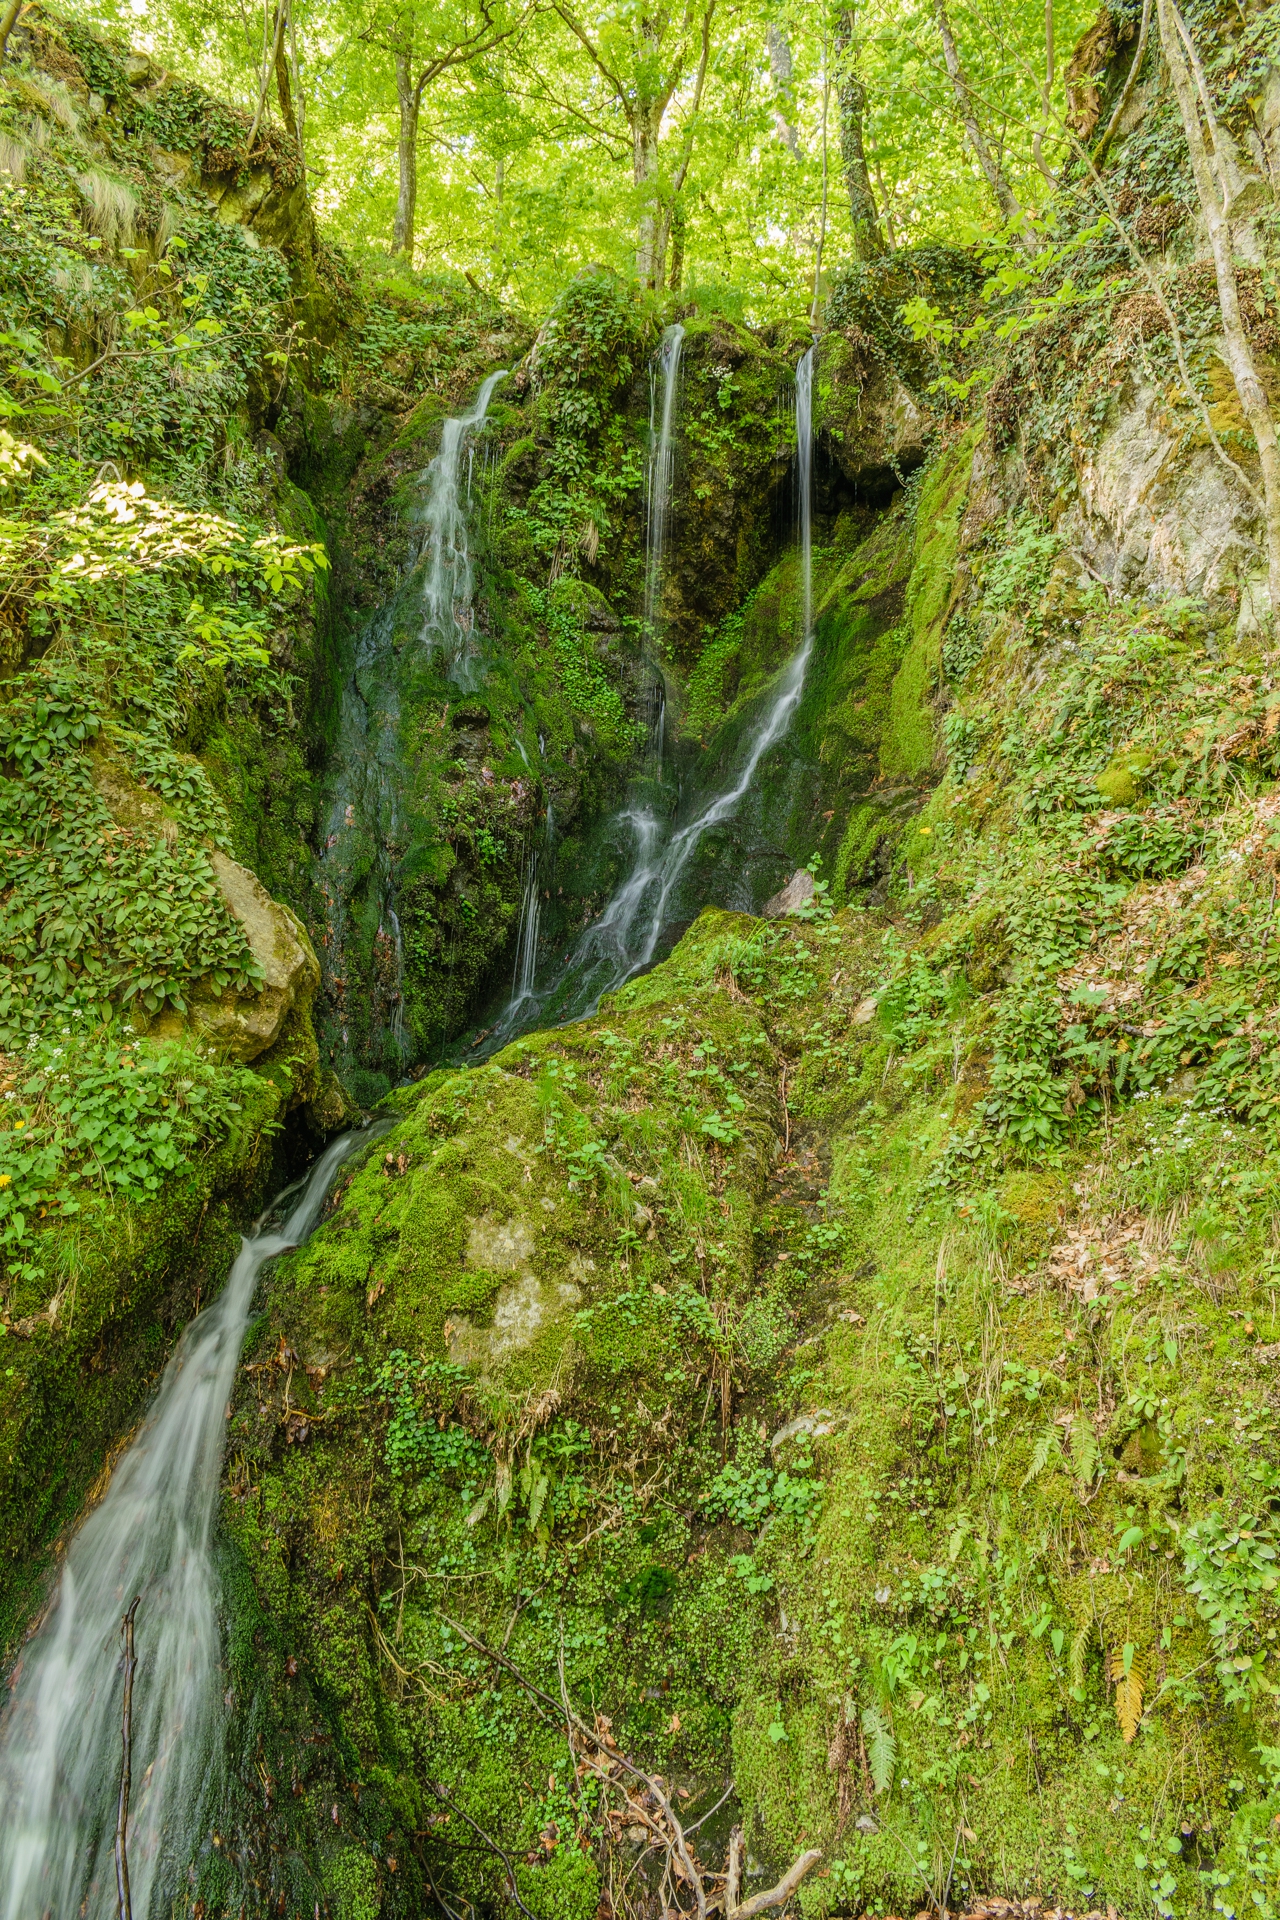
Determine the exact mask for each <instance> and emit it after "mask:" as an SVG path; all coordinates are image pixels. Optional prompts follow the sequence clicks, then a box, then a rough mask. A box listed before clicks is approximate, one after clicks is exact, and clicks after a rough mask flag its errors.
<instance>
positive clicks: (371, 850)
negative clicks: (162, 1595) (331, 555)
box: [0, 370, 507, 1920]
mask: <svg viewBox="0 0 1280 1920" xmlns="http://www.w3.org/2000/svg"><path fill="white" fill-rule="evenodd" d="M506 377H507V376H506V372H505V370H499V371H498V372H497V373H491V374H490V375H489V376H488V378H487V379H486V380H485V381H484V383H483V385H482V386H481V388H480V391H479V392H478V394H477V395H476V398H475V401H474V403H473V404H472V406H471V408H470V410H469V411H468V412H467V413H465V414H461V415H459V416H458V418H456V419H452V420H446V421H445V423H444V427H443V429H442V431H441V437H440V451H439V453H438V454H437V455H436V457H435V459H434V460H433V461H432V462H431V464H430V466H429V467H428V468H427V469H426V472H425V473H424V474H423V476H422V488H423V498H422V502H421V505H420V507H419V509H418V512H417V515H416V518H417V522H418V524H419V526H420V527H421V529H422V540H421V545H420V547H419V551H418V556H417V559H416V561H415V564H414V567H413V569H412V571H411V572H410V573H408V574H407V575H406V576H405V578H404V579H403V580H402V581H401V584H400V587H399V590H398V592H397V593H396V594H395V596H394V597H393V598H392V599H391V600H390V601H389V602H388V604H387V605H386V606H385V607H384V608H383V609H382V611H381V613H380V614H378V615H377V616H376V617H375V618H374V619H373V620H371V621H370V623H369V625H368V627H367V628H366V629H365V631H364V633H363V634H362V635H361V637H360V641H359V644H358V646H357V648H356V657H355V663H354V672H353V673H352V675H351V678H350V679H349V681H348V682H347V685H346V687H345V688H344V690H343V695H342V707H341V712H340V716H339V723H338V752H337V755H336V758H337V761H338V768H339V771H338V773H337V776H336V778H335V780H334V784H333V789H332V797H331V801H330V806H329V817H328V821H327V823H326V828H327V830H326V834H325V841H324V849H323V852H322V854H321V860H320V871H319V883H320V893H321V897H322V899H323V901H324V903H325V918H326V922H327V925H326V927H325V929H324V934H323V936H322V940H321V965H322V967H323V970H324V977H325V985H326V987H327V989H328V994H329V998H330V1001H331V1003H332V1005H333V1007H334V1009H335V1011H336V1012H337V1014H338V1017H339V1023H340V1027H341V1030H342V1033H343V1047H344V1049H345V1047H346V1045H347V1032H348V1030H349V1024H354V1021H350V1018H349V1016H350V1002H349V998H348V996H349V990H350V984H351V983H350V981H349V978H348V972H347V969H348V966H349V964H350V963H351V954H350V947H351V937H352V923H353V920H354V919H355V918H356V915H355V914H354V913H353V911H352V906H353V903H358V902H359V901H360V899H361V896H362V895H363V894H365V892H366V890H367V891H369V892H373V893H374V894H375V897H376V899H377V903H378V905H377V914H378V919H377V927H378V933H377V939H378V941H379V943H381V944H384V945H385V950H386V955H387V958H388V960H389V961H390V966H389V968H386V969H383V970H382V971H381V973H380V975H379V979H378V986H379V988H380V989H381V991H379V992H378V994H377V996H376V1001H375V1005H376V1007H377V1011H378V1012H379V1013H380V1014H382V1015H383V1020H382V1032H383V1034H384V1035H385V1064H386V1065H387V1066H388V1067H389V1068H390V1069H391V1071H392V1073H393V1074H395V1073H398V1072H399V1071H400V1070H401V1069H402V1068H403V1067H404V1066H405V1065H406V1064H407V1062H408V1061H409V1059H410V1057H411V1051H412V1046H411V1040H410V1036H409V1034H408V1029H407V1025H406V1021H405V1004H404V941H403V938H402V935H401V928H400V920H399V916H398V914H397V911H396V889H395V868H396V862H397V860H398V859H399V857H400V853H401V851H402V848H403V838H404V827H403V823H402V819H401V810H400V796H401V793H402V792H403V790H404V787H405V776H404V763H405V759H406V757H407V755H406V749H405V747H404V745H403V742H402V739H401V731H400V698H399V682H398V680H397V677H396V669H395V665H394V662H395V659H396V640H397V636H398V635H403V632H404V630H405V628H406V626H409V625H411V624H416V627H417V630H418V635H419V639H420V642H421V643H422V644H423V646H424V647H425V648H426V649H427V650H428V651H430V652H434V653H438V654H440V655H441V656H442V657H443V658H444V660H445V662H446V666H447V670H448V672H449V675H450V677H451V678H452V679H453V680H454V681H455V683H456V684H458V685H459V686H460V687H462V688H464V689H465V688H471V687H472V686H473V685H474V683H475V680H476V679H477V678H478V667H479V663H480V651H479V647H478V646H477V644H476V640H475V633H474V617H473V614H472V605H471V602H472V594H473V592H474V589H475V575H474V568H473V565H472V558H471V547H470V541H469V538H468V532H467V515H466V505H465V501H464V499H463V498H462V497H461V469H462V452H463V449H464V447H465V448H466V450H467V458H468V475H470V461H471V454H472V447H471V444H470V442H471V439H472V436H473V435H475V434H476V433H477V432H478V431H479V429H480V428H481V427H482V426H483V424H484V421H485V419H486V417H487V414H488V411H489V402H490V399H491V398H492V396H493V392H494V389H495V388H496V386H497V385H498V383H499V381H500V380H505V379H506ZM485 452H486V455H487V452H488V449H487V447H486V449H485ZM469 490H470V482H469V480H468V488H467V492H468V493H469ZM350 1064H354V1062H351V1063H350ZM0 1920H3V1912H2V1910H0Z"/></svg>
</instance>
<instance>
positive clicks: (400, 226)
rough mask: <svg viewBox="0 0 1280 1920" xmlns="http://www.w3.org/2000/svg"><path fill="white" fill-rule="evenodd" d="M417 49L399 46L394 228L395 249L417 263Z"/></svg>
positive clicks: (419, 105) (418, 95)
mask: <svg viewBox="0 0 1280 1920" xmlns="http://www.w3.org/2000/svg"><path fill="white" fill-rule="evenodd" d="M412 63H413V48H412V47H411V46H399V47H397V48H396V101H397V103H398V106H399V109H400V134H399V139H398V140H397V143H396V155H397V159H398V162H399V167H400V187H399V192H398V193H397V195H396V218H395V225H394V226H393V227H392V230H391V251H392V253H393V254H401V253H402V254H404V255H405V257H406V258H407V259H408V261H409V263H410V265H412V264H413V223H414V216H415V214H416V212H417V208H418V110H419V108H420V107H421V105H422V93H421V91H420V89H419V88H417V87H415V86H414V84H413V64H412Z"/></svg>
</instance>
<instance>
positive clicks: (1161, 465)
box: [1058, 384, 1256, 605]
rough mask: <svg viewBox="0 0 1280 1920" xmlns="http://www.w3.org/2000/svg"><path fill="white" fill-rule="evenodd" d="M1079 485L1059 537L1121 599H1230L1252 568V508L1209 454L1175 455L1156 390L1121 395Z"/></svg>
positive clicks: (1084, 462) (1202, 451)
mask: <svg viewBox="0 0 1280 1920" xmlns="http://www.w3.org/2000/svg"><path fill="white" fill-rule="evenodd" d="M1231 404H1232V403H1231V402H1228V403H1227V405H1226V407H1225V409H1224V410H1225V412H1226V413H1228V414H1229V413H1230V408H1231ZM1230 423H1231V422H1230V421H1228V424H1230ZM1220 424H1221V422H1220ZM1079 479H1080V505H1079V507H1073V508H1072V509H1071V510H1070V512H1069V513H1068V514H1067V515H1066V516H1065V517H1064V519H1063V521H1062V522H1060V524H1059V528H1058V531H1059V532H1060V533H1061V534H1062V535H1064V536H1065V540H1066V543H1067V546H1068V548H1069V549H1072V550H1074V552H1075V553H1076V554H1077V556H1078V557H1079V559H1080V560H1081V561H1082V563H1083V566H1084V570H1085V572H1086V573H1087V574H1088V575H1089V576H1091V577H1092V578H1094V579H1102V580H1105V581H1106V582H1107V583H1108V585H1109V586H1110V587H1112V589H1113V590H1114V589H1118V590H1119V591H1120V592H1122V593H1125V594H1133V593H1136V592H1140V591H1141V590H1142V589H1143V588H1149V589H1152V590H1154V591H1156V592H1159V593H1161V594H1168V593H1179V594H1196V595H1203V596H1204V598H1205V599H1206V600H1208V601H1210V602H1214V601H1218V602H1220V603H1225V604H1228V605H1229V604H1231V603H1232V602H1233V601H1234V600H1235V598H1236V595H1237V594H1238V592H1239V589H1240V586H1241V584H1242V581H1243V580H1244V578H1246V577H1247V574H1248V572H1249V571H1250V570H1251V569H1252V567H1253V566H1254V565H1256V562H1255V561H1254V554H1255V551H1256V534H1255V525H1254V523H1255V520H1256V512H1255V509H1254V507H1253V505H1252V503H1251V502H1250V500H1249V499H1248V496H1247V495H1246V494H1245V492H1244V489H1243V487H1242V486H1241V485H1240V483H1239V481H1238V480H1236V479H1235V478H1234V476H1233V475H1232V474H1230V473H1229V472H1228V471H1227V470H1226V469H1225V468H1224V467H1223V465H1222V463H1221V462H1220V461H1219V459H1218V458H1217V456H1216V455H1215V454H1214V452H1213V450H1212V449H1211V448H1209V447H1200V448H1197V449H1195V450H1194V451H1193V452H1191V453H1190V454H1189V455H1188V454H1185V453H1183V452H1182V451H1181V448H1180V443H1179V440H1178V438H1177V432H1176V430H1175V429H1173V428H1172V427H1171V425H1170V423H1169V422H1168V420H1167V418H1166V415H1165V410H1164V405H1163V401H1162V398H1161V396H1160V394H1159V393H1158V392H1157V391H1156V389H1155V388H1154V387H1150V386H1147V385H1145V384H1138V385H1136V386H1133V387H1130V388H1129V389H1128V391H1127V393H1126V394H1125V396H1124V397H1123V399H1122V402H1121V405H1120V406H1119V408H1118V410H1117V412H1116V414H1115V415H1114V417H1113V418H1112V420H1111V421H1110V423H1109V425H1108V428H1107V431H1106V432H1105V433H1104V434H1103V436H1102V438H1101V440H1100V441H1099V443H1098V445H1097V446H1096V447H1095V448H1093V449H1091V450H1090V451H1088V452H1087V453H1086V454H1085V456H1084V458H1083V459H1082V461H1081V464H1080V468H1079Z"/></svg>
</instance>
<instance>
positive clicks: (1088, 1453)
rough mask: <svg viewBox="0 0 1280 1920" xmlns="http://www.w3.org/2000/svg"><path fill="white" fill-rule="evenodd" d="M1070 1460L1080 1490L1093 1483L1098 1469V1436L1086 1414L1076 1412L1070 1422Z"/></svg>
mask: <svg viewBox="0 0 1280 1920" xmlns="http://www.w3.org/2000/svg"><path fill="white" fill-rule="evenodd" d="M1071 1461H1072V1465H1073V1466H1074V1467H1075V1470H1076V1478H1077V1480H1078V1481H1079V1482H1080V1486H1081V1489H1082V1490H1086V1489H1088V1488H1089V1487H1091V1486H1092V1485H1093V1481H1094V1475H1095V1474H1096V1473H1097V1471H1098V1436H1097V1434H1096V1433H1095V1432H1094V1430H1093V1422H1092V1420H1090V1419H1089V1418H1088V1416H1087V1415H1086V1414H1083V1413H1077V1414H1076V1416H1075V1418H1074V1419H1073V1420H1072V1422H1071Z"/></svg>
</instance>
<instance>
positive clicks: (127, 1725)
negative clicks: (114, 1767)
mask: <svg viewBox="0 0 1280 1920" xmlns="http://www.w3.org/2000/svg"><path fill="white" fill-rule="evenodd" d="M141 1598H142V1596H141V1594H137V1595H135V1596H134V1600H133V1603H132V1605H131V1606H130V1608H129V1611H128V1613H126V1615H125V1617H124V1619H123V1621H122V1622H121V1626H122V1628H123V1630H124V1722H123V1730H122V1734H121V1747H122V1753H121V1759H120V1801H119V1805H118V1806H117V1808H116V1902H117V1906H118V1908H119V1920H133V1905H132V1902H131V1900H130V1897H129V1848H128V1839H129V1789H130V1786H131V1785H132V1776H133V1671H134V1665H135V1662H134V1658H133V1616H134V1614H135V1613H136V1612H137V1611H138V1601H139V1600H140V1599H141Z"/></svg>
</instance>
